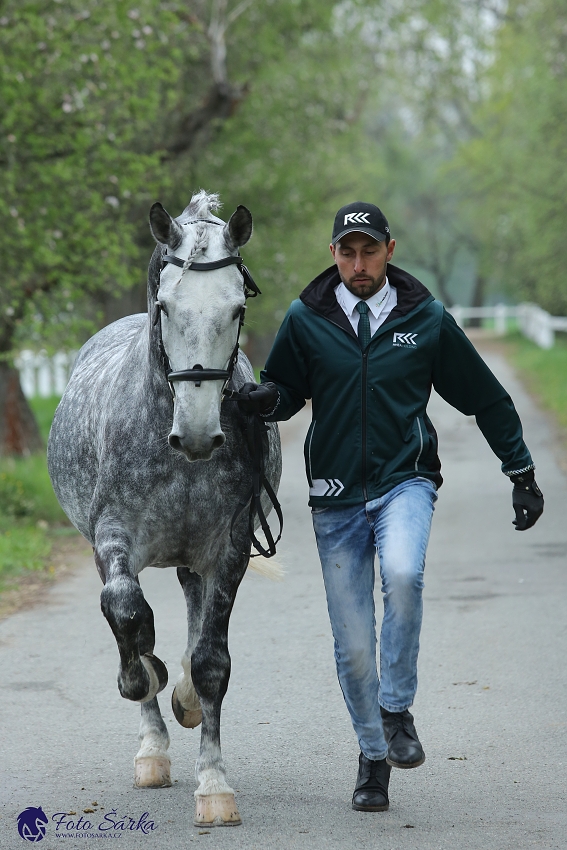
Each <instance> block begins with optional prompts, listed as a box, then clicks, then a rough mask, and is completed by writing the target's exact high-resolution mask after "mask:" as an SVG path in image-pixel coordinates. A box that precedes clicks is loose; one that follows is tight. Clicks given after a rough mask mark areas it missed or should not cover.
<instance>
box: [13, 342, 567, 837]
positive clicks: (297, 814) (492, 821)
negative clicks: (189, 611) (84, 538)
mask: <svg viewBox="0 0 567 850" xmlns="http://www.w3.org/2000/svg"><path fill="white" fill-rule="evenodd" d="M489 360H490V364H491V366H492V368H493V369H495V371H496V372H497V373H498V374H499V376H500V377H501V379H502V381H503V382H504V384H505V385H506V386H507V387H509V388H510V391H511V393H512V395H513V397H514V399H515V401H516V403H517V406H518V408H519V410H520V412H521V415H522V419H523V422H524V425H525V432H526V438H527V442H528V444H529V446H530V448H531V450H532V452H533V454H534V456H535V458H536V462H537V466H538V480H539V482H540V484H541V486H542V488H543V490H544V492H545V496H546V499H547V508H546V513H545V515H544V517H543V518H542V520H541V521H540V523H539V524H538V526H537V527H536V528H535V529H533V530H532V531H529V532H527V533H524V534H520V533H517V532H515V531H514V530H513V527H512V525H511V519H512V509H511V499H510V485H509V484H508V482H507V481H506V479H505V478H504V477H503V476H502V475H501V474H500V472H499V464H498V461H497V460H496V459H495V458H494V456H493V455H492V454H491V452H490V450H489V449H488V447H487V446H486V444H485V443H484V441H483V439H482V437H481V435H480V433H479V432H478V430H477V428H476V427H475V426H474V423H473V421H471V420H468V419H466V418H464V417H462V416H461V415H460V414H458V413H456V412H455V411H453V410H452V409H451V408H449V407H447V405H445V404H444V403H443V402H442V401H441V400H440V399H438V398H435V399H434V400H433V401H432V404H431V416H432V418H433V420H434V422H435V423H436V424H437V426H438V430H439V434H440V443H441V452H442V460H443V471H444V474H445V481H446V483H445V485H444V486H443V489H442V491H441V494H440V499H439V502H438V507H437V511H436V516H435V520H434V531H433V537H432V542H431V546H430V551H429V557H428V565H427V570H426V582H427V584H426V593H425V595H426V607H425V625H424V630H423V640H422V650H421V657H420V689H419V693H418V699H417V701H416V704H415V714H416V718H417V723H418V729H419V731H420V733H421V736H422V740H423V743H424V745H425V749H426V753H427V761H426V762H425V765H424V766H423V767H422V768H420V769H418V770H412V771H393V774H392V781H391V808H390V811H389V812H388V813H385V814H365V813H355V812H352V811H351V809H350V797H351V794H352V789H353V783H354V778H355V774H356V761H357V747H356V743H355V740H354V737H353V733H352V730H351V728H350V724H349V721H348V718H347V714H346V710H345V708H344V704H343V701H342V697H341V695H340V691H339V688H338V685H337V683H336V680H335V673H334V665H333V658H332V642H331V637H330V630H329V626H328V623H327V615H326V610H325V604H324V597H323V586H322V581H321V577H320V573H319V568H318V561H317V557H316V552H315V547H314V543H313V539H312V531H311V527H310V519H309V513H308V510H307V508H306V483H305V479H304V473H303V468H302V449H301V444H302V437H303V434H304V433H305V430H306V426H307V418H306V417H305V416H300V417H297V418H296V420H295V421H293V422H292V423H289V424H288V425H287V426H285V428H284V436H285V450H286V454H285V462H284V469H285V476H284V482H283V485H282V490H281V496H282V502H283V506H284V511H285V517H286V532H285V539H284V542H283V543H282V545H281V560H282V562H283V563H284V565H285V568H286V570H287V576H286V578H285V581H284V582H283V583H282V584H275V583H270V582H268V581H266V580H265V579H261V578H258V577H252V578H247V579H246V580H245V581H244V582H243V585H242V587H241V589H240V593H239V596H238V599H237V603H236V606H235V611H234V615H233V617H232V621H231V627H230V646H231V653H232V657H233V673H232V679H231V684H230V689H229V693H228V695H227V698H226V700H225V703H224V710H223V747H224V754H225V760H226V763H227V766H228V777H229V781H230V782H231V783H232V784H233V785H234V787H235V788H236V789H238V794H237V797H238V803H239V807H240V811H241V814H242V817H243V820H244V825H243V826H242V827H239V828H236V829H225V830H222V829H221V830H218V829H217V830H213V831H212V832H211V833H210V834H208V835H199V832H198V830H196V829H195V828H194V827H193V826H192V815H193V800H192V792H193V790H194V787H195V785H194V781H193V765H194V762H195V758H196V756H197V751H198V741H199V733H198V732H197V731H188V730H183V729H182V728H181V727H180V726H178V725H177V723H176V722H175V721H174V720H173V719H172V713H171V709H170V707H169V705H168V701H169V696H170V693H171V685H170V686H168V688H167V690H166V692H165V693H166V696H165V698H163V699H162V706H163V708H164V714H165V716H166V718H167V723H168V726H169V729H170V733H171V738H172V743H171V749H170V753H171V756H172V762H173V769H172V775H173V777H174V779H175V780H176V782H175V784H174V787H173V788H171V789H168V790H156V791H139V790H135V789H133V788H132V773H133V770H132V759H133V756H134V754H135V752H136V750H137V727H138V709H137V708H136V707H135V706H133V705H131V704H129V703H126V702H125V701H123V700H121V699H120V698H119V696H118V691H117V689H116V685H115V676H116V667H117V651H116V648H115V644H114V641H113V639H112V636H111V633H110V629H109V628H108V626H107V624H106V622H105V620H104V619H103V617H102V615H101V614H100V611H99V607H98V606H99V603H98V596H99V592H100V586H99V580H98V577H97V575H96V571H95V569H94V567H93V566H92V565H90V564H89V565H88V566H87V565H86V561H87V559H86V558H85V564H84V565H83V566H82V567H81V568H80V569H78V571H77V572H76V574H75V575H74V576H73V577H72V578H70V579H68V580H66V581H64V582H62V583H61V584H59V585H58V586H56V587H54V588H53V589H52V591H51V592H50V593H49V597H48V599H47V604H46V605H44V606H42V607H38V608H35V609H33V610H30V611H27V612H22V613H19V614H17V615H16V616H13V617H12V618H10V619H8V620H6V621H4V622H3V623H2V624H0V681H1V682H2V699H1V706H0V730H1V732H0V734H1V736H2V749H1V753H0V765H1V768H0V769H1V772H2V781H1V783H0V848H10V850H12V849H13V848H18V847H24V846H26V845H25V844H24V843H23V842H22V839H20V837H19V836H18V834H17V832H16V828H15V820H16V816H17V814H18V813H19V812H20V811H21V810H22V809H24V808H25V807H27V806H40V805H41V806H42V807H43V809H44V811H45V812H46V813H47V814H48V815H50V816H51V815H52V814H53V813H55V812H69V811H76V812H77V815H76V816H75V819H76V817H78V816H79V815H80V814H83V809H85V808H95V809H96V810H97V811H96V813H95V814H93V815H89V817H90V818H91V819H92V822H93V823H94V824H98V823H99V822H100V821H101V820H102V819H103V817H104V813H105V812H106V813H108V812H110V811H112V810H113V809H114V810H116V811H117V814H118V815H119V816H124V815H129V816H132V817H135V818H136V819H138V818H139V817H140V816H141V815H142V814H143V813H144V812H145V811H146V812H148V813H149V818H151V819H152V820H153V821H154V822H155V823H156V824H157V829H156V830H155V831H154V832H151V833H150V834H149V835H144V834H143V833H142V832H128V833H122V834H121V837H120V838H116V839H109V841H110V842H112V841H114V844H112V843H109V841H106V840H103V839H100V838H99V839H97V838H90V839H89V838H57V837H56V835H55V830H54V826H53V825H52V824H50V826H49V829H48V833H47V836H46V838H45V839H44V840H43V842H42V843H41V847H42V848H43V850H53V848H55V847H64V848H67V850H76V848H84V847H91V848H95V847H101V846H102V847H112V846H118V847H122V848H128V850H146V848H148V850H150V848H158V847H159V848H166V847H167V848H168V850H178V848H179V849H180V848H187V847H188V846H196V845H198V844H199V843H202V844H203V845H204V846H205V847H208V848H232V847H234V848H246V850H253V849H254V850H270V848H277V850H288V848H290V849H291V848H302V850H303V848H315V849H316V850H319V848H325V850H327V848H343V850H351V849H352V848H365V850H366V848H368V850H401V848H408V850H429V848H431V850H433V848H451V850H452V848H459V850H461V848H463V849H464V850H466V848H483V850H487V848H488V850H507V848H510V850H512V849H513V850H523V848H532V847H534V848H538V850H540V848H562V850H564V848H565V847H567V803H566V788H567V783H566V781H565V780H566V765H567V747H566V742H567V688H566V675H565V671H566V662H565V659H566V657H567V621H566V616H565V610H566V602H567V569H566V567H567V564H566V556H567V511H566V505H567V482H566V480H565V478H564V477H563V475H562V474H561V473H560V472H558V470H557V465H556V461H555V460H554V458H553V455H552V452H551V449H552V445H551V436H550V432H549V429H548V427H547V425H546V422H545V420H544V418H543V416H542V415H541V414H540V413H538V411H536V410H535V409H534V406H533V404H532V403H531V402H530V400H529V399H528V398H527V397H526V395H525V393H524V392H523V391H522V389H521V388H520V387H519V386H518V384H517V382H516V381H515V380H514V379H513V376H512V375H511V373H510V371H509V369H508V368H507V367H506V365H505V364H504V363H503V361H502V360H501V359H500V358H498V357H497V356H495V355H493V356H490V357H489ZM88 560H89V561H90V559H88ZM142 584H143V587H144V589H145V591H146V594H147V597H148V599H149V601H150V604H151V605H152V607H153V609H154V611H155V615H156V631H157V635H158V640H157V646H156V651H157V653H158V655H159V656H160V657H161V658H163V659H164V660H166V661H167V663H168V665H169V668H170V671H171V677H170V678H171V680H172V682H173V681H174V680H175V678H176V676H177V672H178V664H179V658H180V656H181V653H182V650H183V646H184V636H185V609H184V603H183V598H182V594H181V592H180V589H179V588H178V586H177V582H176V578H175V572H174V571H173V570H164V571H162V572H159V571H157V570H155V571H148V573H147V574H144V575H143V576H142ZM95 804H96V805H95ZM103 807H104V810H103ZM71 819H72V818H71Z"/></svg>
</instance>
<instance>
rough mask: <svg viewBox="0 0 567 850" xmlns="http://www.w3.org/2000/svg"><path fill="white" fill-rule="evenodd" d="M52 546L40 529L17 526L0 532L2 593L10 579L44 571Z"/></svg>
mask: <svg viewBox="0 0 567 850" xmlns="http://www.w3.org/2000/svg"><path fill="white" fill-rule="evenodd" d="M51 546H52V543H51V540H50V539H49V537H48V536H47V535H46V533H45V531H43V529H40V528H34V527H29V526H23V527H22V526H16V527H14V528H10V529H8V530H6V531H0V591H1V590H2V589H3V586H4V582H5V580H6V579H7V578H8V577H12V576H14V575H18V574H21V573H22V572H23V571H25V570H41V569H43V567H44V566H45V562H46V559H47V558H48V557H49V553H50V551H51Z"/></svg>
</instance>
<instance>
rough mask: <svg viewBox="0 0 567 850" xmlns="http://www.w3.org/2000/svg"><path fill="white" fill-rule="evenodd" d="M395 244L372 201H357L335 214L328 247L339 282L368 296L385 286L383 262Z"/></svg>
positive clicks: (356, 292) (386, 223) (379, 211)
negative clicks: (370, 202) (335, 265)
mask: <svg viewBox="0 0 567 850" xmlns="http://www.w3.org/2000/svg"><path fill="white" fill-rule="evenodd" d="M395 245H396V240H395V239H391V238H390V228H389V227H388V222H387V220H386V217H385V216H384V214H383V213H382V212H381V210H379V209H378V207H375V206H374V204H365V203H363V202H362V201H357V202H355V203H354V204H348V205H347V206H345V207H341V209H340V210H339V211H338V213H337V214H336V216H335V224H334V227H333V237H332V240H331V244H330V246H329V248H330V249H331V254H332V255H333V259H334V260H335V263H336V264H337V269H338V272H339V275H340V277H341V280H342V282H343V283H344V285H345V286H346V288H347V289H348V290H349V291H350V292H352V293H353V295H356V296H358V297H359V298H365V299H366V298H371V297H372V295H374V293H376V292H378V290H379V289H381V288H382V287H383V286H384V283H385V281H386V264H387V263H388V262H389V261H390V260H391V258H392V254H393V253H394V248H395Z"/></svg>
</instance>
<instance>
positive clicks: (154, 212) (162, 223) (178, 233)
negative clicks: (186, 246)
mask: <svg viewBox="0 0 567 850" xmlns="http://www.w3.org/2000/svg"><path fill="white" fill-rule="evenodd" d="M150 230H151V231H152V234H153V237H154V239H155V240H156V242H161V244H162V245H168V246H169V247H170V248H177V246H178V245H179V244H180V243H181V241H182V239H183V230H182V228H181V227H180V226H179V224H177V222H176V221H174V220H173V219H172V217H171V216H170V214H169V213H168V211H167V210H166V209H164V207H162V205H161V204H160V203H159V201H157V202H156V203H155V204H153V205H152V208H151V210H150Z"/></svg>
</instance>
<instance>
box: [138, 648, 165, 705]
mask: <svg viewBox="0 0 567 850" xmlns="http://www.w3.org/2000/svg"><path fill="white" fill-rule="evenodd" d="M140 661H141V662H142V664H143V665H144V667H145V668H146V672H147V674H148V676H149V677H150V689H149V691H148V693H147V694H146V696H145V697H144V698H143V699H141V700H138V702H141V703H142V702H149V701H150V700H151V699H154V697H156V696H157V695H158V694H159V693H161V691H163V689H164V688H165V686H166V685H167V679H168V673H167V667H166V666H165V664H164V663H163V661H162V660H161V659H160V658H158V657H157V655H153V654H152V653H150V652H147V653H146V654H145V655H141V656H140Z"/></svg>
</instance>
